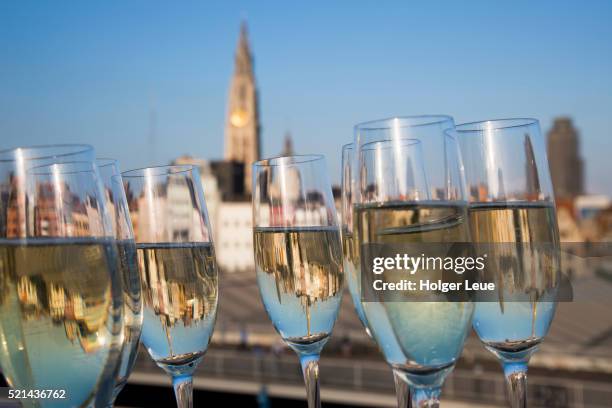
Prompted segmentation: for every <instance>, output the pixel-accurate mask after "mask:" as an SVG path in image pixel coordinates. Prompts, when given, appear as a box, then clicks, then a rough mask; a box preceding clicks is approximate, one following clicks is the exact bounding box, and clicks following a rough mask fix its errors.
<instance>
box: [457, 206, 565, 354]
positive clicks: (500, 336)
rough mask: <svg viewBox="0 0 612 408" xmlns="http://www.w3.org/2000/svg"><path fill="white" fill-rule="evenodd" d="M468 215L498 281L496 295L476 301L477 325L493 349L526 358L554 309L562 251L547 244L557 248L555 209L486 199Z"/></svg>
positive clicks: (489, 270) (490, 274)
mask: <svg viewBox="0 0 612 408" xmlns="http://www.w3.org/2000/svg"><path fill="white" fill-rule="evenodd" d="M469 218H470V228H471V232H472V239H473V241H474V242H475V243H479V244H485V245H484V247H485V248H488V250H489V252H491V253H489V254H488V255H489V257H488V261H487V270H486V274H487V279H491V280H495V282H496V289H497V290H496V292H495V296H496V298H497V299H498V301H497V302H478V303H477V305H476V311H475V313H474V329H475V330H476V332H477V333H478V335H479V337H480V339H481V340H482V341H483V342H484V343H485V345H487V347H488V348H489V349H491V350H492V351H493V352H495V353H497V354H503V356H505V357H511V358H523V357H525V356H526V355H528V353H530V352H533V351H535V347H536V346H537V345H538V344H539V343H540V342H541V341H542V339H543V337H544V336H545V335H546V333H547V332H548V328H549V326H550V323H551V321H552V319H553V316H554V313H555V296H556V290H557V282H558V274H559V271H560V267H559V257H558V252H556V251H551V250H543V248H545V247H544V246H545V245H547V246H548V247H551V246H552V247H553V248H557V249H558V245H559V238H558V231H557V223H556V215H555V209H554V207H553V206H552V205H547V204H530V203H514V204H506V203H503V204H501V205H496V204H486V205H477V206H472V207H471V208H470V210H469ZM489 244H490V245H489ZM502 252H503V253H502Z"/></svg>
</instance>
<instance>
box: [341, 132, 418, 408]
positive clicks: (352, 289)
mask: <svg viewBox="0 0 612 408" xmlns="http://www.w3.org/2000/svg"><path fill="white" fill-rule="evenodd" d="M354 150H355V149H354V144H353V143H349V144H346V145H344V146H342V188H341V196H342V204H341V205H342V207H341V208H342V217H341V218H342V253H343V256H344V263H343V266H344V273H345V275H346V282H347V286H348V288H349V293H350V294H351V299H352V300H353V305H354V306H355V311H356V312H357V316H358V317H359V320H360V321H361V324H363V327H364V328H365V331H366V333H367V335H368V337H371V338H372V333H371V332H370V329H369V327H368V320H367V318H366V315H365V312H364V310H363V306H362V305H361V265H360V262H359V249H358V247H357V245H358V243H357V242H356V240H355V239H354V235H353V194H352V193H353V186H352V183H351V174H352V165H353V157H354ZM393 377H394V380H395V394H396V396H397V406H398V408H405V407H410V404H411V401H410V389H409V387H408V384H406V382H405V381H404V380H402V378H401V376H400V375H399V373H398V371H397V370H393Z"/></svg>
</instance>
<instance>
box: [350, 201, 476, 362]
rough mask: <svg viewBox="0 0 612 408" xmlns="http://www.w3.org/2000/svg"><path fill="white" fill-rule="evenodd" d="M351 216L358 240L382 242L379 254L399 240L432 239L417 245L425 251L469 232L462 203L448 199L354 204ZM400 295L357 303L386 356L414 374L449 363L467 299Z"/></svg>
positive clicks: (461, 334) (467, 314)
mask: <svg viewBox="0 0 612 408" xmlns="http://www.w3.org/2000/svg"><path fill="white" fill-rule="evenodd" d="M354 216H355V218H354V219H355V229H354V231H355V234H357V236H358V239H359V242H360V243H361V244H362V245H368V244H379V245H380V244H383V245H382V246H380V247H379V250H380V252H379V253H378V254H377V256H381V257H386V256H389V257H395V255H396V253H397V249H398V247H399V246H400V245H406V246H407V245H409V244H424V243H427V244H432V245H431V246H428V245H420V249H421V250H422V251H427V250H428V248H431V249H432V250H435V248H436V245H435V244H436V243H455V242H466V241H467V240H468V238H469V233H468V225H467V221H466V207H465V206H460V205H453V204H452V203H445V202H428V203H423V202H421V203H418V204H410V203H387V204H384V205H379V204H374V205H370V204H368V205H357V206H355V208H354ZM361 250H362V248H360V249H359V250H358V251H356V257H359V256H360V255H359V254H360V252H361ZM413 255H417V256H418V255H420V254H413ZM425 255H426V256H428V255H430V254H428V253H425ZM362 273H363V271H362ZM402 296H405V297H406V298H405V299H403V300H404V301H395V302H363V303H362V305H363V310H364V312H365V315H366V318H367V321H368V325H369V327H370V331H371V332H372V334H373V335H374V337H375V339H376V341H377V343H378V344H379V346H380V347H381V349H382V350H383V352H384V354H385V357H386V359H387V361H388V362H390V363H391V364H392V365H393V366H394V367H396V368H398V369H400V370H402V371H403V372H405V373H414V374H419V373H423V372H436V371H441V370H443V369H445V368H450V367H452V366H453V364H454V362H455V360H456V359H457V358H458V357H459V354H460V353H461V350H462V348H463V343H464V341H465V338H466V335H467V332H468V330H469V327H470V322H471V317H472V313H473V303H472V302H444V301H440V302H425V301H418V298H412V299H411V298H410V297H411V296H417V295H413V294H412V292H406V293H405V294H403V295H402Z"/></svg>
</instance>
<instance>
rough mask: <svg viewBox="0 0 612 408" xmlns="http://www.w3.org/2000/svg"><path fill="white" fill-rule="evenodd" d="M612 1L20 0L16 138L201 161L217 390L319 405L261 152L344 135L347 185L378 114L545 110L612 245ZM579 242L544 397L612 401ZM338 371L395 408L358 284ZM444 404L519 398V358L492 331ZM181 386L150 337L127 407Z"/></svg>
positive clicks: (577, 213)
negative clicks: (287, 303) (351, 151)
mask: <svg viewBox="0 0 612 408" xmlns="http://www.w3.org/2000/svg"><path fill="white" fill-rule="evenodd" d="M611 19H612V3H611V2H609V1H589V2H588V3H585V2H579V1H571V2H566V1H542V2H537V3H535V2H527V1H524V2H523V1H517V2H512V3H507V4H502V3H501V2H487V1H471V2H452V1H448V2H443V1H432V2H427V3H424V2H420V3H418V4H417V3H411V4H409V3H407V2H384V3H376V4H370V5H368V6H366V5H357V4H356V3H354V2H334V3H333V4H332V3H330V2H315V1H313V2H308V3H304V4H302V5H295V6H291V5H289V4H287V3H286V2H280V1H279V2H273V1H270V2H217V4H212V2H196V1H193V2H191V1H185V2H181V3H168V2H161V1H130V2H120V1H108V2H97V3H94V2H78V1H62V2H53V1H38V2H29V1H24V2H18V1H2V2H0V49H1V50H2V52H1V55H0V149H4V148H11V147H16V146H24V145H34V144H51V143H88V144H92V145H94V146H95V148H96V150H97V153H98V155H99V156H101V157H114V158H117V159H119V160H120V163H121V166H122V169H123V170H127V169H131V168H137V167H143V166H149V165H153V164H167V163H183V164H184V163H192V164H197V165H199V166H200V168H201V176H202V183H203V185H204V191H205V195H206V199H207V204H208V211H209V215H210V218H211V222H212V224H213V234H214V238H215V246H216V253H217V260H218V263H219V266H220V268H221V293H222V296H221V297H220V310H219V319H218V321H217V326H216V332H215V336H214V339H213V345H212V347H211V349H210V350H209V352H208V354H207V356H206V357H205V360H204V362H203V364H201V367H200V369H199V371H198V373H197V376H196V379H195V388H196V395H195V400H196V403H198V401H203V400H204V399H206V401H207V404H211V403H213V404H214V402H215V401H223V402H226V403H235V404H241V406H245V407H251V406H252V407H270V406H273V407H292V406H304V404H305V402H304V398H305V391H304V386H303V383H302V379H301V373H300V369H299V366H298V363H297V359H296V358H295V356H294V355H293V354H292V353H291V352H290V351H288V350H287V349H286V348H285V347H284V345H283V343H282V342H281V341H280V338H279V337H278V336H277V334H276V333H275V332H274V329H273V327H272V325H271V324H270V323H269V321H268V318H267V316H266V314H265V312H264V310H263V306H262V304H261V301H260V298H259V293H258V289H257V286H256V283H255V273H254V265H253V255H252V231H251V204H250V163H252V162H253V161H255V160H257V159H259V158H263V157H270V156H276V155H281V154H283V155H285V154H293V153H296V154H303V153H323V154H325V155H326V157H327V160H328V165H329V171H330V177H331V180H332V182H333V183H334V184H336V185H337V184H338V182H339V179H340V159H341V156H340V151H341V146H342V144H344V143H348V142H350V141H352V137H353V134H352V126H353V125H354V124H356V123H358V122H362V121H366V120H372V119H379V118H382V117H388V116H392V115H412V114H424V113H446V114H450V115H453V116H454V117H455V120H456V122H457V123H462V122H467V121H474V120H482V119H491V118H503V117H525V116H528V117H535V118H538V119H540V121H541V125H542V131H543V133H544V135H545V137H546V143H547V148H548V155H549V162H550V168H551V173H552V178H553V184H554V188H555V194H556V199H557V209H558V217H559V226H560V231H561V235H562V240H563V241H565V242H570V243H583V242H587V243H590V242H609V241H610V238H612V201H611V199H610V196H611V195H612V183H611V182H610V174H611V173H612V162H611V160H610V154H611V153H612V143H611V141H610V139H611V137H612V75H610V72H612V25H610V21H611ZM335 190H336V193H337V192H338V187H336V188H335ZM566 258H567V259H566V260H565V261H566V262H565V264H564V268H567V269H568V270H569V273H573V275H574V276H573V277H574V291H575V293H576V294H578V296H576V300H575V301H574V302H572V303H563V304H561V305H560V306H559V308H558V312H557V315H556V317H555V321H554V323H553V327H552V329H551V331H550V333H549V335H548V337H547V338H546V341H545V343H544V344H543V346H542V348H541V350H540V351H539V352H538V353H537V354H536V355H535V356H534V358H533V359H532V362H531V364H530V374H529V398H530V400H531V405H532V406H536V407H609V406H612V317H611V316H612V314H611V311H612V262H610V261H608V259H607V258H605V257H599V258H597V259H596V260H593V259H584V258H581V257H576V256H570V255H568V256H567V257H566ZM589 263H592V264H589ZM585 265H587V266H588V267H584V266H585ZM576 271H581V272H580V273H576ZM321 381H322V398H323V401H324V405H326V406H329V407H334V406H337V407H341V406H365V407H383V406H389V407H391V406H394V404H395V397H394V393H393V380H392V375H391V372H390V370H389V369H388V367H387V365H386V364H385V363H384V361H383V359H382V356H381V355H380V354H379V352H378V351H377V348H376V346H375V344H374V343H373V342H372V341H371V340H369V338H368V337H367V336H366V335H365V333H364V331H363V328H362V327H361V324H360V323H359V320H358V319H357V316H356V315H355V313H354V311H353V307H352V304H351V302H350V299H349V297H348V294H347V295H346V296H345V299H344V303H343V307H342V310H341V312H340V318H339V321H338V323H337V325H336V328H335V330H334V336H333V338H332V340H331V342H330V344H329V345H328V346H327V347H326V349H325V350H324V352H323V355H322V360H321ZM443 401H444V405H445V406H446V407H463V406H465V407H467V406H471V407H474V406H476V407H479V406H482V407H487V406H490V407H493V406H505V396H504V383H503V376H502V372H501V369H500V367H499V366H498V363H497V362H496V360H495V359H494V358H493V356H492V355H490V353H488V352H487V351H486V350H484V348H483V347H482V346H481V344H480V343H479V341H478V339H477V338H476V337H475V336H472V337H471V338H470V339H469V341H468V344H467V346H466V348H465V350H464V352H463V355H462V359H461V361H460V363H459V364H458V366H457V368H456V369H455V371H454V373H453V374H452V375H451V376H450V377H449V379H448V380H447V382H446V385H445V388H444V392H443ZM325 403H327V404H325ZM173 404H174V396H173V393H172V390H171V388H170V386H169V379H168V377H167V376H166V375H165V374H164V373H163V372H162V370H161V369H159V368H157V367H156V366H155V365H154V363H153V362H152V361H151V360H150V358H149V357H148V355H147V354H146V352H144V351H141V353H140V355H139V363H138V368H137V369H136V371H135V372H134V374H133V375H132V376H131V378H130V384H129V386H128V387H126V389H125V390H124V391H123V393H122V394H121V395H120V397H119V400H118V405H119V406H133V407H136V406H160V405H163V406H166V405H167V406H172V405H173Z"/></svg>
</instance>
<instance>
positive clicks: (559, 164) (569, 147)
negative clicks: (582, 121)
mask: <svg viewBox="0 0 612 408" xmlns="http://www.w3.org/2000/svg"><path fill="white" fill-rule="evenodd" d="M547 150H548V161H549V163H550V173H551V177H552V182H553V188H554V190H555V197H557V198H574V197H576V196H578V195H580V194H582V193H583V192H584V188H583V183H584V179H583V178H584V170H583V162H582V158H581V157H580V152H579V150H580V141H579V135H578V131H577V130H576V128H575V127H574V125H573V124H572V120H571V119H570V118H567V117H561V118H557V119H555V122H554V123H553V126H552V128H551V129H550V131H549V132H548V139H547Z"/></svg>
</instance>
